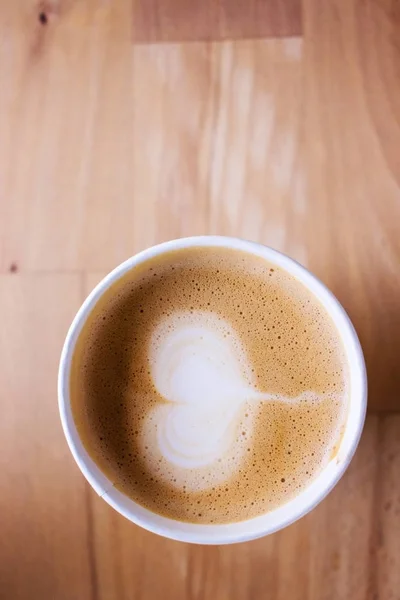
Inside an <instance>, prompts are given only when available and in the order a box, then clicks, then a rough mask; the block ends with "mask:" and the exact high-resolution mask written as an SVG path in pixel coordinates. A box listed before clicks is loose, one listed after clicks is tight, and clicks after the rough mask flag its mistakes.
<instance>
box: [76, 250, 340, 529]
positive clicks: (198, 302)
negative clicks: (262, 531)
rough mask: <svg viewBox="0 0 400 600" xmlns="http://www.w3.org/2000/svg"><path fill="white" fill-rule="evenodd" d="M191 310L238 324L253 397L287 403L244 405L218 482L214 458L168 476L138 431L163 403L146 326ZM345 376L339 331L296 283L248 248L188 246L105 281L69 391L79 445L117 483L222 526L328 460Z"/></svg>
mask: <svg viewBox="0 0 400 600" xmlns="http://www.w3.org/2000/svg"><path fill="white" fill-rule="evenodd" d="M200 312H201V313H202V314H207V313H212V314H213V315H216V316H217V317H218V318H221V319H222V320H223V321H224V322H226V323H229V325H230V326H231V327H232V329H233V330H234V331H235V333H236V335H237V336H238V338H239V339H240V342H241V345H242V347H243V348H244V350H245V352H246V355H247V360H248V362H249V367H250V370H251V385H252V386H253V387H254V389H256V391H257V393H258V394H263V393H264V394H271V395H274V394H276V395H277V396H278V397H279V398H281V397H285V398H287V399H289V400H291V401H281V400H273V401H265V402H259V403H252V404H251V403H248V404H246V403H245V404H243V407H242V408H241V409H240V410H241V413H240V419H239V420H238V425H237V428H236V430H235V436H236V438H235V439H236V440H237V444H238V446H237V447H238V448H239V442H240V444H241V447H243V440H245V452H244V453H243V455H241V456H240V460H238V461H236V462H235V463H234V464H233V462H232V460H233V459H232V457H234V451H235V446H233V447H232V448H231V449H230V451H229V452H227V453H225V454H224V455H223V456H221V457H220V460H219V462H218V473H222V476H223V477H222V480H221V478H220V479H219V480H218V481H217V483H215V484H210V485H208V483H207V482H208V481H211V480H212V468H213V466H212V464H211V466H210V465H208V466H207V467H202V468H200V469H198V470H197V471H196V470H195V471H193V470H191V471H190V472H189V471H187V470H185V468H183V467H182V468H181V469H179V468H178V474H179V477H177V476H176V473H177V467H176V465H175V467H174V468H175V471H174V470H173V469H172V470H171V469H170V466H169V464H168V460H166V459H165V458H164V457H163V456H162V453H161V454H160V452H159V449H158V448H156V447H155V446H156V445H157V439H156V438H155V439H151V440H150V438H148V439H147V438H146V435H147V433H146V431H147V425H146V423H147V422H148V419H149V418H152V417H151V414H153V413H152V411H154V410H155V408H156V407H159V406H169V405H170V404H171V403H170V402H169V401H168V400H166V399H165V397H163V396H162V395H161V394H160V392H159V390H158V389H157V387H156V386H155V383H154V380H153V378H152V371H151V365H150V362H149V348H150V346H151V344H153V345H154V339H153V338H152V336H153V334H154V331H155V329H156V328H157V327H158V326H159V324H160V323H162V322H163V320H165V319H169V318H171V317H173V316H174V315H175V314H181V313H184V314H185V315H186V317H185V318H186V319H187V318H188V315H189V318H190V315H191V314H193V315H194V316H195V315H196V314H198V313H200ZM160 343H162V340H160ZM347 382H348V366H347V362H346V358H345V355H344V350H343V348H342V344H341V340H340V336H339V333H338V331H337V330H336V328H335V326H334V324H333V322H332V320H331V318H330V316H329V315H328V314H327V312H326V310H325V309H324V307H323V306H322V305H321V304H320V303H319V301H318V300H317V299H316V298H315V297H314V296H313V295H312V294H311V292H309V291H308V290H307V289H306V288H305V287H304V285H303V284H302V283H301V282H300V281H298V280H297V279H296V278H294V277H292V276H291V275H289V274H288V273H287V272H286V271H284V270H282V269H280V268H278V267H276V266H274V265H272V264H269V263H267V262H266V261H265V260H264V259H262V258H260V257H256V256H253V255H251V254H248V253H245V252H241V251H238V250H227V249H221V248H190V249H182V250H176V251H173V252H170V253H168V254H166V255H163V256H160V257H157V258H155V259H152V260H150V261H147V262H146V263H145V264H142V265H140V266H138V267H135V268H133V269H132V270H131V271H129V272H128V273H127V274H125V275H124V276H123V277H122V278H121V279H120V280H119V281H117V282H116V283H115V284H113V285H112V286H111V288H110V289H108V290H107V292H106V293H105V294H104V296H103V297H102V298H101V299H100V300H99V301H98V303H97V304H96V306H95V307H94V309H93V310H92V313H91V314H90V316H89V318H88V320H87V322H86V324H85V325H84V327H83V330H82V332H81V333H80V336H79V339H78V343H77V345H76V349H75V352H74V356H73V360H72V367H71V378H70V392H71V405H72V412H73V416H74V420H75V424H76V426H77V429H78V432H79V434H80V436H81V439H82V441H83V444H84V446H85V448H86V450H87V451H88V453H89V454H90V456H91V457H92V458H93V460H94V461H95V462H96V464H97V465H98V466H99V468H100V469H101V470H102V471H103V472H104V473H105V474H106V475H107V476H108V477H109V478H110V480H111V481H112V482H113V483H114V485H115V487H116V488H118V489H119V490H121V491H122V492H123V493H125V494H126V495H127V496H129V497H130V498H132V499H133V500H134V501H136V502H138V503H139V504H141V505H142V506H144V507H146V508H148V509H150V510H152V511H153V512H156V513H158V514H161V515H164V516H166V517H169V518H172V519H177V520H181V521H188V522H192V523H230V522H235V521H240V520H244V519H249V518H252V517H256V516H258V515H260V514H263V513H265V512H267V511H270V510H272V509H274V508H276V507H278V506H279V505H281V504H283V503H285V502H287V501H288V500H290V499H291V498H293V497H294V496H295V495H296V494H298V493H299V492H300V491H301V490H303V489H304V487H305V486H307V484H309V483H310V481H311V480H312V479H313V478H314V477H315V476H316V474H318V473H319V472H320V470H321V469H322V467H323V466H325V464H326V463H327V462H328V460H329V458H330V457H331V456H332V454H333V453H335V451H336V447H337V445H338V443H339V441H340V437H341V434H342V429H343V425H344V420H345V417H346V409H347V403H348V384H347ZM249 385H250V384H249ZM249 418H251V419H252V426H251V427H247V426H246V423H247V421H246V419H249ZM154 427H155V428H156V429H155V430H157V424H156V425H155V426H154ZM154 427H153V429H154ZM241 436H243V437H241ZM150 442H151V444H152V446H149V443H150ZM224 461H225V463H224ZM232 465H233V466H232ZM174 473H175V475H174ZM224 477H225V479H224ZM185 478H186V479H187V481H188V482H193V481H195V482H196V481H198V482H199V485H198V486H194V487H193V485H192V484H190V485H189V484H187V485H185V484H184V482H185V481H186V480H185ZM210 478H211V479H210ZM182 482H183V484H182Z"/></svg>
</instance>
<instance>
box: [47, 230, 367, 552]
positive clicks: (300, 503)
mask: <svg viewBox="0 0 400 600" xmlns="http://www.w3.org/2000/svg"><path fill="white" fill-rule="evenodd" d="M193 247H211V248H212V247H215V248H227V249H232V250H240V251H244V252H247V253H250V254H253V255H255V256H259V257H261V258H264V259H265V260H267V261H268V262H270V263H274V264H275V265H276V266H277V267H280V268H282V269H284V270H285V271H287V272H288V273H289V274H291V275H292V276H294V277H295V278H296V279H298V280H300V281H301V282H302V283H303V285H305V286H306V287H307V288H308V289H309V290H310V291H311V292H312V293H313V295H314V296H315V297H316V298H317V299H318V300H319V301H320V302H321V304H322V305H323V306H324V307H325V309H326V310H327V312H328V313H329V315H330V316H331V318H332V320H333V322H334V324H335V326H336V328H337V330H338V332H339V334H340V337H341V339H342V343H343V348H344V351H345V355H346V359H347V362H348V365H349V379H350V381H349V389H350V397H349V407H348V415H347V421H346V424H345V430H344V434H343V437H342V440H341V443H340V446H339V450H338V452H337V453H336V455H335V456H334V457H332V458H331V460H330V461H329V463H328V464H327V465H326V467H325V468H324V469H323V470H322V471H321V472H320V474H319V475H318V476H317V477H316V478H315V479H314V480H313V481H312V482H311V483H310V484H309V485H308V486H307V487H306V488H305V489H304V490H303V491H301V492H300V493H299V494H298V495H297V496H295V497H294V498H292V499H291V500H289V501H288V502H287V503H286V504H283V505H281V506H279V507H278V508H276V509H274V510H271V511H270V512H268V513H266V514H263V515H260V516H258V517H255V518H253V519H249V520H247V521H241V522H235V523H230V524H222V525H201V524H194V523H186V522H181V521H175V520H172V519H169V518H167V517H163V516H161V515H158V514H156V513H154V512H151V511H150V510H148V509H146V508H144V507H142V506H140V505H139V504H137V503H136V502H134V501H133V500H131V499H130V498H128V497H127V496H125V495H124V494H123V493H121V492H120V491H118V490H117V489H116V488H115V487H114V486H113V484H112V482H111V481H110V480H109V479H108V478H107V477H106V476H105V475H104V474H103V473H102V471H101V470H100V469H99V468H98V467H97V465H96V464H95V463H94V461H93V460H92V459H91V458H90V456H89V455H88V453H87V451H86V450H85V448H84V446H83V444H82V442H81V440H80V438H79V435H78V432H77V429H76V426H75V423H74V419H73V416H72V412H71V406H70V396H69V380H70V370H71V360H72V356H73V353H74V348H75V344H76V342H77V339H78V337H79V334H80V332H81V330H82V327H83V325H84V323H85V321H86V319H87V317H88V315H89V314H90V312H91V310H92V308H93V307H94V305H95V304H96V303H97V301H98V300H99V298H100V297H101V296H102V295H103V293H104V292H105V291H106V290H107V289H108V288H109V287H110V285H111V284H113V283H114V282H115V281H116V280H118V279H119V278H120V277H122V276H123V275H124V274H125V273H126V272H127V271H129V270H131V269H132V268H134V267H136V266H137V265H139V264H141V263H143V262H145V261H147V260H149V259H152V258H154V257H156V256H159V255H161V254H164V253H168V252H171V251H173V250H177V249H184V248H193ZM58 400H59V409H60V416H61V422H62V426H63V429H64V433H65V436H66V438H67V441H68V445H69V447H70V450H71V452H72V454H73V456H74V458H75V460H76V462H77V464H78V466H79V468H80V469H81V471H82V473H83V474H84V476H85V477H86V479H87V480H88V481H89V483H90V484H91V485H92V487H93V488H94V489H95V491H96V492H97V493H98V494H99V495H100V496H101V497H102V498H104V500H106V501H107V502H108V503H109V504H110V505H111V506H112V507H113V508H115V510H117V511H118V512H119V513H121V514H122V515H123V516H125V517H126V518H127V519H129V520H130V521H132V522H134V523H136V524H137V525H140V526H142V527H144V528H145V529H147V530H149V531H152V532H154V533H158V534H160V535H163V536H165V537H168V538H171V539H175V540H180V541H185V542H194V543H201V544H226V543H235V542H242V541H247V540H251V539H255V538H258V537H261V536H263V535H266V534H269V533H273V532H275V531H277V530H279V529H282V528H283V527H286V526H287V525H290V524H291V523H293V522H294V521H296V520H297V519H299V518H300V517H302V516H303V515H305V514H306V513H307V512H309V511H310V510H311V509H312V508H314V507H315V506H316V505H317V504H318V503H319V502H320V501H321V500H322V499H323V498H324V497H325V496H326V494H328V493H329V491H330V490H331V489H332V488H333V487H334V486H335V484H336V483H337V482H338V480H339V479H340V477H341V476H342V475H343V473H344V471H345V470H346V468H347V467H348V465H349V463H350V461H351V458H352V456H353V454H354V452H355V450H356V448H357V445H358V441H359V439H360V436H361V432H362V428H363V424H364V420H365V412H366V404H367V379H366V371H365V364H364V357H363V353H362V350H361V346H360V343H359V340H358V337H357V334H356V332H355V330H354V327H353V325H352V323H351V321H350V319H349V317H348V316H347V314H346V312H345V311H344V309H343V308H342V306H341V305H340V303H339V302H338V300H337V299H336V298H335V297H334V296H333V294H332V293H331V292H330V291H329V290H328V289H327V288H326V287H325V286H324V285H323V284H322V283H321V282H320V281H319V280H318V279H317V278H316V277H314V276H313V275H312V274H311V273H310V272H309V271H307V269H305V268H304V267H302V266H301V265H299V264H298V263H296V262H295V261H294V260H292V259H290V258H288V257H287V256H285V255H283V254H281V253H279V252H277V251H275V250H272V249H271V248H268V247H266V246H262V245H260V244H256V243H253V242H248V241H245V240H241V239H237V238H227V237H220V236H200V237H192V238H183V239H178V240H173V241H170V242H165V243H163V244H160V245H158V246H153V247H152V248H149V249H147V250H144V251H143V252H141V253H139V254H137V255H136V256H134V257H132V258H130V259H128V260H127V261H126V262H124V263H122V264H121V265H120V266H118V267H117V268H116V269H114V271H112V272H111V273H110V274H109V275H107V276H106V277H105V278H104V279H103V280H102V281H101V282H100V283H99V284H98V285H97V287H96V288H95V289H94V290H93V291H92V293H91V294H90V295H89V296H88V298H87V299H86V300H85V302H84V303H83V305H82V307H81V308H80V310H79V311H78V313H77V315H76V317H75V319H74V320H73V322H72V325H71V327H70V329H69V331H68V334H67V337H66V340H65V343H64V347H63V350H62V354H61V360H60V368H59V376H58Z"/></svg>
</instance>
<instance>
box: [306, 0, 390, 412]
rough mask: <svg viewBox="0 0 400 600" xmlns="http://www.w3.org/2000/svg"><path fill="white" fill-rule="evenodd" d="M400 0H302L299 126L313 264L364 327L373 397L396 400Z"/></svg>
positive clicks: (384, 403)
mask: <svg viewBox="0 0 400 600" xmlns="http://www.w3.org/2000/svg"><path fill="white" fill-rule="evenodd" d="M395 5H397V4H396V3H391V2H386V1H385V2H381V3H375V2H372V1H367V2H364V3H358V2H356V1H352V2H332V3H328V4H327V6H326V8H325V10H323V11H321V10H320V5H319V3H318V2H315V1H313V0H310V1H308V0H307V1H306V2H305V3H304V28H305V29H304V32H305V42H304V90H305V97H304V107H305V113H304V120H303V127H304V130H305V131H306V132H308V135H305V154H306V157H307V159H306V164H307V172H306V180H307V202H308V207H309V210H308V211H307V215H308V218H307V224H306V229H305V231H304V235H305V237H306V238H307V239H309V240H311V242H310V244H309V247H310V250H309V259H310V260H309V266H310V268H311V269H312V270H313V271H314V272H316V274H317V275H319V276H320V277H321V278H322V279H323V280H324V281H325V282H326V283H327V284H328V286H329V287H330V288H331V289H332V291H333V292H334V293H335V294H336V295H337V296H338V297H339V299H340V300H341V302H342V303H343V305H344V307H345V308H346V309H347V311H348V312H349V314H350V317H351V318H352V320H353V322H354V324H355V326H356V329H357V331H358V332H359V334H360V337H361V342H362V344H363V347H364V351H365V355H366V360H367V368H368V373H369V387H370V407H373V408H378V409H380V408H386V409H393V410H398V409H399V408H400V370H399V368H398V356H400V312H399V310H398V298H399V296H400V271H399V265H400V237H399V235H398V233H399V223H400V188H399V181H400V168H399V167H400V165H399V159H398V157H399V153H398V148H399V147H400V128H399V120H400V105H399V102H398V98H399V94H400V79H399V78H396V77H395V75H394V73H395V72H396V69H397V72H398V67H399V64H400V52H399V47H398V44H396V43H395V40H396V39H397V38H396V34H397V37H398V35H399V33H400V20H399V15H398V12H397V13H396V11H395V8H394V7H395ZM391 7H392V9H393V10H392V9H391ZM396 15H397V16H396ZM372 40H375V41H374V42H372ZM383 122H386V125H385V126H383ZM389 124H390V125H389ZM389 129H390V130H391V132H390V134H389Z"/></svg>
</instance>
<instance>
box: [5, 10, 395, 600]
mask: <svg viewBox="0 0 400 600" xmlns="http://www.w3.org/2000/svg"><path fill="white" fill-rule="evenodd" d="M399 39H400V6H399V2H398V1H397V0H380V1H378V0H364V1H363V2H359V1H357V0H325V1H323V2H322V1H321V0H303V2H301V0H202V1H200V0H152V1H150V0H65V1H62V0H48V1H45V2H41V3H39V2H35V1H34V0H0V315H1V326H0V403H1V404H0V407H1V419H0V485H1V492H0V519H1V528H0V598H1V599H3V598H4V599H5V600H19V599H22V600H25V599H27V600H28V599H29V600H36V599H40V600H47V599H50V600H62V599H66V600H75V599H77V600H80V599H83V600H86V599H88V600H109V599H110V600H114V599H115V600H125V599H126V600H128V599H129V600H130V599H135V600H136V599H139V598H140V599H142V600H147V599H156V600H157V599H161V600H164V599H168V600H169V599H170V598H171V599H174V600H180V599H185V600H186V599H188V600H191V599H193V600H206V599H213V600H220V599H221V600H225V599H227V600H235V599H238V600H239V599H240V600H253V599H255V600H258V599H267V600H269V599H271V600H275V599H277V600H297V599H298V600H304V599H308V598H310V599H312V600H325V599H326V600H328V599H329V600H330V599H332V600H337V599H339V600H341V599H346V600H347V599H350V598H351V599H352V600H358V599H359V600H364V599H371V600H378V599H379V600H396V599H399V598H400V476H399V473H400V416H399V414H398V412H399V411H400V188H399V184H400V43H399ZM200 233H221V234H229V235H239V236H242V237H246V238H251V239H254V240H258V241H261V242H263V243H266V244H269V245H272V246H274V247H276V248H278V249H280V250H283V251H285V252H287V253H288V254H290V255H292V256H293V257H295V258H296V259H297V260H299V261H300V262H302V263H303V264H304V265H306V266H307V267H309V268H310V269H311V270H313V271H314V272H315V273H316V274H317V275H318V276H319V277H320V278H321V279H322V280H323V281H324V282H326V283H327V284H328V285H329V286H330V287H331V289H332V290H333V291H334V292H335V293H336V294H337V296H338V297H339V299H340V300H341V302H342V303H343V304H344V306H345V308H346V309H347V310H348V312H349V314H350V316H351V318H352V319H353V321H354V323H355V325H356V327H357V330H358V332H359V334H360V338H361V341H362V344H363V347H364V350H365V355H366V359H367V366H368V371H369V378H370V415H369V417H368V419H367V424H366V428H365V433H364V435H363V438H362V441H361V446H360V449H359V451H358V452H357V455H356V457H355V459H354V461H353V463H352V465H351V467H350V469H349V471H348V472H347V474H346V475H345V477H344V478H343V480H342V481H341V483H340V484H339V485H338V486H337V488H336V489H335V490H334V492H333V493H332V494H331V495H330V496H329V497H328V499H327V500H326V501H324V502H323V503H322V504H321V505H320V506H319V507H318V508H317V509H316V510H315V511H314V512H313V513H312V514H310V515H308V516H307V517H305V518H304V519H302V520H301V521H300V522H298V523H296V524H295V525H293V526H291V527H290V528H288V529H287V530H285V531H282V532H280V533H278V534H275V535H273V536H270V537H268V538H264V539H262V540H259V541H256V542H252V543H249V544H242V545H238V546H232V547H212V548H211V547H210V548H207V547H196V546H189V545H186V544H178V543H174V542H169V541H167V540H163V539H161V538H158V537H156V536H154V535H151V534H148V533H147V532H144V531H141V530H140V529H139V528H137V527H135V526H134V525H132V524H130V523H128V522H127V521H125V520H124V519H123V518H122V517H120V516H119V515H117V514H116V513H115V512H113V510H112V509H111V508H109V507H108V505H106V504H105V503H104V502H103V501H101V500H100V499H98V498H97V496H96V495H95V493H94V492H92V490H91V489H90V488H89V486H88V485H87V484H86V483H85V481H84V479H83V477H82V476H81V474H80V472H79V471H78V468H77V467H76V466H75V464H74V462H73V459H72V458H71V456H70V454H69V451H68V449H67V446H66V443H65V441H64V438H63V435H62V432H61V427H60V424H59V419H58V412H57V398H56V372H57V366H58V357H59V353H60V349H61V345H62V342H63V338H64V335H65V332H66V329H67V327H68V324H69V322H70V321H71V319H72V317H73V315H74V313H75V311H76V310H77V308H78V306H79V305H80V303H81V302H82V300H83V298H84V297H85V295H86V294H87V293H88V292H89V291H90V289H91V288H92V287H93V286H94V284H95V283H97V281H98V280H99V279H100V278H101V277H102V276H103V275H104V274H105V273H106V272H107V271H108V270H109V269H111V268H112V267H114V266H115V265H116V264H118V263H119V262H121V261H122V260H124V259H125V258H127V257H129V256H130V255H132V254H133V253H135V252H136V251H137V250H139V249H141V248H144V247H146V246H149V245H151V244H154V243H156V242H159V241H162V240H165V239H168V238H172V237H178V236H183V235H193V234H200Z"/></svg>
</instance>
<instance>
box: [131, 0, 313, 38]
mask: <svg viewBox="0 0 400 600" xmlns="http://www.w3.org/2000/svg"><path fill="white" fill-rule="evenodd" d="M132 22H133V41H134V42H135V43H157V42H182V41H189V42H195V41H205V40H207V41H216V40H226V39H228V40H236V39H243V38H258V37H275V38H277V37H289V36H298V35H300V34H301V29H302V23H301V0H286V1H284V0H235V1H234V2H231V1H230V0H202V1H200V0H194V1H192V0H151V1H150V2H143V1H142V0H133V16H132Z"/></svg>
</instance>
